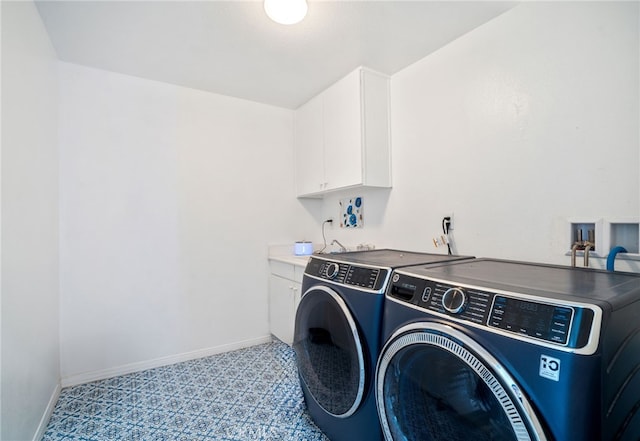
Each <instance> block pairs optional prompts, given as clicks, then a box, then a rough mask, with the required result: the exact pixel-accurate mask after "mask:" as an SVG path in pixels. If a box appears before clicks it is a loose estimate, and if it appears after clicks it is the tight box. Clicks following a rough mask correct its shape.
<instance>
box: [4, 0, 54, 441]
mask: <svg viewBox="0 0 640 441" xmlns="http://www.w3.org/2000/svg"><path fill="white" fill-rule="evenodd" d="M1 7H2V110H3V112H2V199H1V202H2V203H1V206H2V236H1V237H2V247H1V250H2V268H1V274H2V291H1V302H2V316H1V335H2V340H1V342H2V343H1V346H2V358H1V360H2V364H1V366H0V370H1V373H2V375H1V376H2V382H1V397H0V398H1V399H0V402H1V403H2V412H1V421H2V424H1V427H2V428H1V433H0V438H1V439H2V440H5V441H14V440H19V441H22V440H28V439H34V438H35V439H39V436H40V435H41V432H42V429H43V428H44V424H46V421H47V418H48V412H49V411H50V410H51V406H52V405H53V404H54V402H55V399H56V398H57V393H58V391H59V388H58V382H59V356H58V349H59V346H58V301H59V300H58V162H57V142H56V140H57V106H58V104H57V73H56V69H57V61H56V54H55V52H54V50H53V48H52V46H51V43H50V41H49V37H48V36H47V34H46V32H45V29H44V26H43V25H42V22H41V21H40V16H39V15H38V12H37V11H36V8H35V6H34V5H33V4H32V3H30V2H29V3H27V2H2V6H1Z"/></svg>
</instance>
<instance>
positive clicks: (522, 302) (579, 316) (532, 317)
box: [387, 272, 594, 348]
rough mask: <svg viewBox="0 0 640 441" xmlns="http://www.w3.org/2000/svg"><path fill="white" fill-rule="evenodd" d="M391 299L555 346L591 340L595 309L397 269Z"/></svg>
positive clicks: (450, 318)
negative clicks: (407, 273) (422, 276)
mask: <svg viewBox="0 0 640 441" xmlns="http://www.w3.org/2000/svg"><path fill="white" fill-rule="evenodd" d="M387 297H390V298H392V299H395V300H396V301H399V302H401V303H407V304H410V305H411V306H412V307H415V308H418V309H421V310H425V311H429V312H431V313H433V314H435V315H438V316H441V317H446V318H447V319H449V320H453V321H462V322H467V323H470V324H473V325H474V326H476V327H481V328H485V329H488V330H490V329H495V330H498V331H499V332H502V333H505V332H506V333H510V334H517V335H519V336H524V337H529V338H531V339H535V340H537V341H544V342H548V343H552V344H554V345H560V346H568V347H570V348H579V347H582V346H584V345H586V344H587V342H588V339H589V333H590V331H591V327H592V325H593V317H594V314H593V311H592V310H591V309H590V308H588V307H583V306H582V305H580V306H578V305H571V304H566V303H564V302H560V301H556V300H555V299H551V298H549V299H545V298H535V297H534V296H529V295H524V294H519V293H512V292H493V291H489V290H484V289H480V288H476V287H472V286H465V285H454V284H451V283H448V282H441V281H437V280H430V279H423V278H420V277H415V276H410V275H406V274H401V273H398V272H394V273H393V275H392V278H391V284H390V285H389V288H388V290H387Z"/></svg>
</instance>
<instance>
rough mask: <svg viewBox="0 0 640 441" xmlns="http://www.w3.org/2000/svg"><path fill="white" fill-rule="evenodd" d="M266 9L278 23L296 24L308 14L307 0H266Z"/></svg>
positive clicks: (270, 16)
mask: <svg viewBox="0 0 640 441" xmlns="http://www.w3.org/2000/svg"><path fill="white" fill-rule="evenodd" d="M264 11H265V12H266V13H267V15H268V16H269V18H270V19H271V20H273V21H275V22H276V23H280V24H284V25H292V24H296V23H298V22H300V21H302V19H303V18H304V17H305V15H307V0H264Z"/></svg>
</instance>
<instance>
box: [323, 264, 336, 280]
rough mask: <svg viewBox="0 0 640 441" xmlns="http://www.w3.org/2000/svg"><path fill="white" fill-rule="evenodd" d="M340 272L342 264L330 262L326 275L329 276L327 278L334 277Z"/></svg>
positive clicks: (325, 271)
mask: <svg viewBox="0 0 640 441" xmlns="http://www.w3.org/2000/svg"><path fill="white" fill-rule="evenodd" d="M338 272H340V265H338V264H337V263H329V264H327V266H326V268H325V270H324V275H325V276H327V279H333V278H335V277H336V276H337V275H338Z"/></svg>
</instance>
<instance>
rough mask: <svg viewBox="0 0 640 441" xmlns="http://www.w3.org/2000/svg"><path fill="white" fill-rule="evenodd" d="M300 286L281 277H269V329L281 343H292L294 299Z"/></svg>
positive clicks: (294, 312)
mask: <svg viewBox="0 0 640 441" xmlns="http://www.w3.org/2000/svg"><path fill="white" fill-rule="evenodd" d="M300 288H301V286H300V284H299V283H297V282H294V281H292V280H288V279H283V278H282V277H278V276H274V275H273V274H272V275H270V276H269V329H270V331H271V333H272V334H273V335H275V336H276V337H278V338H279V339H280V340H282V341H283V342H285V343H287V344H288V345H291V344H292V343H293V328H294V322H295V318H296V310H295V307H296V297H298V296H299V294H298V293H299V292H300Z"/></svg>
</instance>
